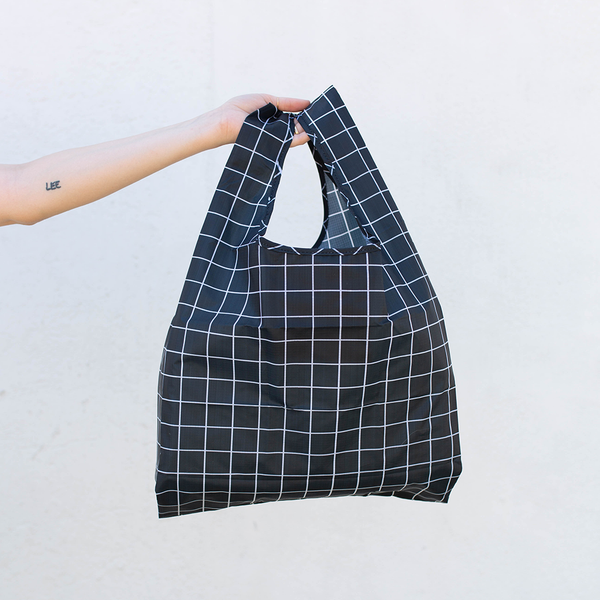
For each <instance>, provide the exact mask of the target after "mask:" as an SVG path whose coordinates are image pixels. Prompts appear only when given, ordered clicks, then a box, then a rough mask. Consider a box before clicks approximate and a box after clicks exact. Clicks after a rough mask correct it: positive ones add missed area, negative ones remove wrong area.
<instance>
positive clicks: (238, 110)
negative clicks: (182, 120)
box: [217, 94, 310, 146]
mask: <svg viewBox="0 0 600 600" xmlns="http://www.w3.org/2000/svg"><path fill="white" fill-rule="evenodd" d="M269 102H270V103H271V104H273V105H274V106H276V107H277V108H278V109H279V110H283V111H286V112H298V111H301V110H304V109H305V108H306V107H307V106H308V105H309V104H310V102H309V101H308V100H300V99H298V98H279V97H277V96H270V95H269V94H248V95H246V96H237V97H236V98H232V99H231V100H228V101H227V102H225V104H223V105H222V106H220V107H219V108H217V111H219V113H220V122H221V127H222V141H221V143H222V144H232V143H233V142H235V140H236V139H237V136H238V134H239V132H240V129H241V127H242V123H243V122H244V121H245V119H246V117H247V116H248V115H249V114H251V113H253V112H254V111H256V110H258V109H259V108H260V107H261V106H264V105H265V104H269ZM295 124H296V132H297V133H296V135H294V139H293V140H292V146H299V145H300V144H305V143H306V142H308V135H306V133H304V130H303V129H302V127H301V126H300V124H299V123H298V121H295Z"/></svg>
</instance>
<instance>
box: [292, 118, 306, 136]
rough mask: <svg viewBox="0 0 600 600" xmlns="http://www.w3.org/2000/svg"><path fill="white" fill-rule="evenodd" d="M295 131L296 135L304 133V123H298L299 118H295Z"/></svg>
mask: <svg viewBox="0 0 600 600" xmlns="http://www.w3.org/2000/svg"><path fill="white" fill-rule="evenodd" d="M294 133H295V134H296V135H297V134H299V133H304V129H302V125H300V123H298V119H294Z"/></svg>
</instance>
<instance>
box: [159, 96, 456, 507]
mask: <svg viewBox="0 0 600 600" xmlns="http://www.w3.org/2000/svg"><path fill="white" fill-rule="evenodd" d="M298 120H299V122H300V123H301V125H302V127H303V128H304V130H305V131H306V132H307V134H308V135H309V137H310V143H309V144H310V148H311V150H312V154H313V157H314V160H315V163H316V165H317V168H318V172H319V176H320V178H321V183H322V190H323V201H324V212H325V217H324V223H323V229H322V232H321V235H320V237H319V239H318V240H317V242H316V243H315V245H314V247H312V248H293V247H288V246H285V245H282V244H277V243H274V242H271V241H269V240H267V239H265V237H264V233H265V231H266V229H267V225H268V222H269V217H270V215H271V212H272V209H273V202H274V201H275V196H276V192H277V186H278V184H279V181H280V178H281V174H282V168H283V162H284V159H285V155H286V153H287V151H288V148H289V146H290V143H291V141H292V137H293V134H294V115H292V114H286V113H282V112H281V111H279V110H277V109H276V108H275V107H274V106H273V105H270V104H269V105H267V106H265V107H263V108H261V109H260V110H258V111H257V112H255V113H253V114H251V115H250V116H249V117H248V118H247V119H246V121H245V123H244V125H243V126H242V129H241V131H240V134H239V137H238V139H237V142H236V143H235V145H234V147H233V150H232V152H231V155H230V157H229V160H228V162H227V165H226V167H225V170H224V172H223V175H222V177H221V180H220V182H219V184H218V188H217V190H216V193H215V195H214V198H213V200H212V203H211V205H210V208H209V210H208V214H207V216H206V220H205V222H204V226H203V227H202V231H201V233H200V237H199V239H198V243H197V245H196V249H195V251H194V255H193V258H192V262H191V265H190V268H189V272H188V275H187V278H186V280H185V284H184V287H183V292H182V294H181V298H180V301H179V305H178V307H177V312H176V314H175V317H174V318H173V321H172V323H171V326H170V329H169V332H168V336H167V340H166V344H165V347H164V352H163V358H162V362H161V369H160V376H159V394H158V421H159V422H158V459H157V470H156V494H157V499H158V507H159V516H160V517H170V516H174V515H182V514H187V513H193V512H202V511H208V510H216V509H220V508H226V507H231V506H238V505H245V504H256V503H262V502H269V501H275V500H290V499H300V498H318V497H328V496H347V495H356V496H368V495H380V496H397V497H400V498H409V499H414V500H425V501H432V502H447V501H448V497H449V494H450V492H451V490H452V488H453V486H454V484H455V483H456V480H457V478H458V476H459V474H460V472H461V461H460V449H459V437H458V422H457V414H456V399H455V386H454V376H453V371H452V366H451V360H450V353H449V350H448V342H447V339H446V331H445V327H444V321H443V317H442V311H441V308H440V304H439V302H438V299H437V297H436V294H435V292H434V290H433V288H432V286H431V283H430V281H429V278H428V276H427V274H426V272H425V270H424V268H423V265H422V263H421V260H420V258H419V255H418V254H417V251H416V249H415V246H414V244H413V242H412V240H411V238H410V236H409V234H408V232H407V230H406V227H405V224H404V221H403V220H402V217H401V216H400V214H399V212H398V209H397V208H396V205H395V203H394V200H393V199H392V197H391V195H390V193H389V191H388V189H387V187H386V186H385V183H384V181H383V179H382V177H381V175H380V174H379V171H378V170H377V167H376V166H375V163H374V162H373V159H372V158H371V155H370V153H369V151H368V150H367V148H366V147H365V144H364V141H363V139H362V137H361V135H360V134H359V132H358V130H357V128H356V126H355V124H354V122H353V120H352V118H351V117H350V114H349V113H348V110H347V109H346V107H345V105H344V103H343V102H342V100H341V98H340V96H339V95H338V93H337V91H336V90H335V89H334V88H329V89H328V90H327V91H326V92H325V93H324V94H323V95H321V96H320V97H319V98H318V99H317V100H315V101H314V102H313V103H312V104H311V105H310V106H309V108H307V109H306V110H305V111H304V112H302V113H301V114H300V115H298Z"/></svg>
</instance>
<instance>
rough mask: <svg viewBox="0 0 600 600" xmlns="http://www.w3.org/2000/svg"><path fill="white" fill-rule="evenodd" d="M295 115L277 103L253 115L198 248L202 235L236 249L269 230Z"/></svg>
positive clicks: (242, 132) (236, 147)
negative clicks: (268, 224)
mask: <svg viewBox="0 0 600 600" xmlns="http://www.w3.org/2000/svg"><path fill="white" fill-rule="evenodd" d="M294 116H295V115H293V114H291V113H284V112H282V111H280V110H278V109H277V108H276V107H275V106H273V104H267V105H265V106H263V107H262V108H259V109H258V110H257V111H256V112H254V113H252V114H250V115H248V117H247V118H246V120H245V121H244V123H243V125H242V128H241V130H240V133H239V135H238V138H237V140H236V142H235V144H234V146H233V149H232V151H231V154H230V155H229V159H228V160H227V164H226V165H225V169H224V170H223V174H222V176H221V179H220V180H219V184H218V185H217V189H216V191H215V194H214V196H213V199H212V201H211V204H210V207H209V209H208V212H207V215H206V219H205V221H204V226H203V227H202V230H201V232H200V239H199V240H198V246H197V248H198V247H199V245H200V242H201V240H202V243H203V244H206V243H207V241H208V242H209V244H210V245H216V244H218V243H220V242H221V243H224V244H225V245H227V246H230V247H236V248H237V247H240V246H244V245H246V244H249V243H250V242H252V241H254V240H255V239H256V238H257V237H258V236H260V235H261V234H262V233H264V231H265V230H266V228H267V223H268V220H269V216H270V214H271V211H272V209H273V206H272V202H273V199H274V198H275V193H276V191H277V187H278V185H279V181H280V179H281V170H282V168H283V161H284V159H285V155H286V154H287V151H288V150H289V148H290V144H291V143H292V139H293V137H294ZM207 238H208V239H207ZM206 251H207V248H206V247H205V248H204V250H203V252H204V253H206Z"/></svg>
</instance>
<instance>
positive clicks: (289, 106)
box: [276, 98, 310, 112]
mask: <svg viewBox="0 0 600 600" xmlns="http://www.w3.org/2000/svg"><path fill="white" fill-rule="evenodd" d="M276 101H277V105H276V106H277V108H279V110H283V111H288V112H297V111H299V110H304V109H305V108H307V107H308V105H309V104H310V101H309V100H301V99H300V98H276Z"/></svg>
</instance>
